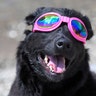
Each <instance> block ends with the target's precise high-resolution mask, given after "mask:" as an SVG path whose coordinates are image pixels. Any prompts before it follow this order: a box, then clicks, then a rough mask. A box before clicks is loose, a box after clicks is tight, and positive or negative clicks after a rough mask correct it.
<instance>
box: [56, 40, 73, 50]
mask: <svg viewBox="0 0 96 96" xmlns="http://www.w3.org/2000/svg"><path fill="white" fill-rule="evenodd" d="M56 48H57V49H58V50H66V51H69V50H70V49H71V48H72V43H71V42H70V41H67V40H65V39H59V40H57V41H56Z"/></svg>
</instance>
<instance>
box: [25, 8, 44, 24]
mask: <svg viewBox="0 0 96 96" xmlns="http://www.w3.org/2000/svg"><path fill="white" fill-rule="evenodd" d="M44 8H45V7H40V8H38V9H37V10H36V11H35V12H34V13H32V14H30V15H28V16H27V17H25V21H26V24H28V25H32V24H33V23H34V21H35V19H36V17H37V16H38V14H40V13H41V11H42V10H43V9H44Z"/></svg>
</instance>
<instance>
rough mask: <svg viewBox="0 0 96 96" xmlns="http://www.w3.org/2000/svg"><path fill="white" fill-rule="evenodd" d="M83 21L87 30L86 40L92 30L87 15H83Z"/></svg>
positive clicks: (91, 33) (90, 35)
mask: <svg viewBox="0 0 96 96" xmlns="http://www.w3.org/2000/svg"><path fill="white" fill-rule="evenodd" d="M84 22H85V26H86V28H87V31H88V37H87V40H89V39H90V38H91V37H92V36H93V30H92V26H91V23H90V20H89V18H88V17H87V16H84Z"/></svg>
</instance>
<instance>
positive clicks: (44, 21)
mask: <svg viewBox="0 0 96 96" xmlns="http://www.w3.org/2000/svg"><path fill="white" fill-rule="evenodd" d="M58 21H59V17H58V16H56V15H54V14H48V15H45V16H43V17H41V18H40V19H39V20H38V21H37V24H38V26H40V27H52V26H53V25H54V24H56V23H57V22H58Z"/></svg>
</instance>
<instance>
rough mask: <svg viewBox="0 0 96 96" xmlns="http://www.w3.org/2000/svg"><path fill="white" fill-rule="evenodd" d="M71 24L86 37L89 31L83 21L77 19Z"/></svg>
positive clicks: (78, 32)
mask: <svg viewBox="0 0 96 96" xmlns="http://www.w3.org/2000/svg"><path fill="white" fill-rule="evenodd" d="M71 25H72V28H73V30H74V32H75V33H76V34H77V35H78V36H80V37H83V38H86V36H87V32H86V29H85V27H84V25H83V24H82V23H80V22H79V21H77V20H72V21H71Z"/></svg>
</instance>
